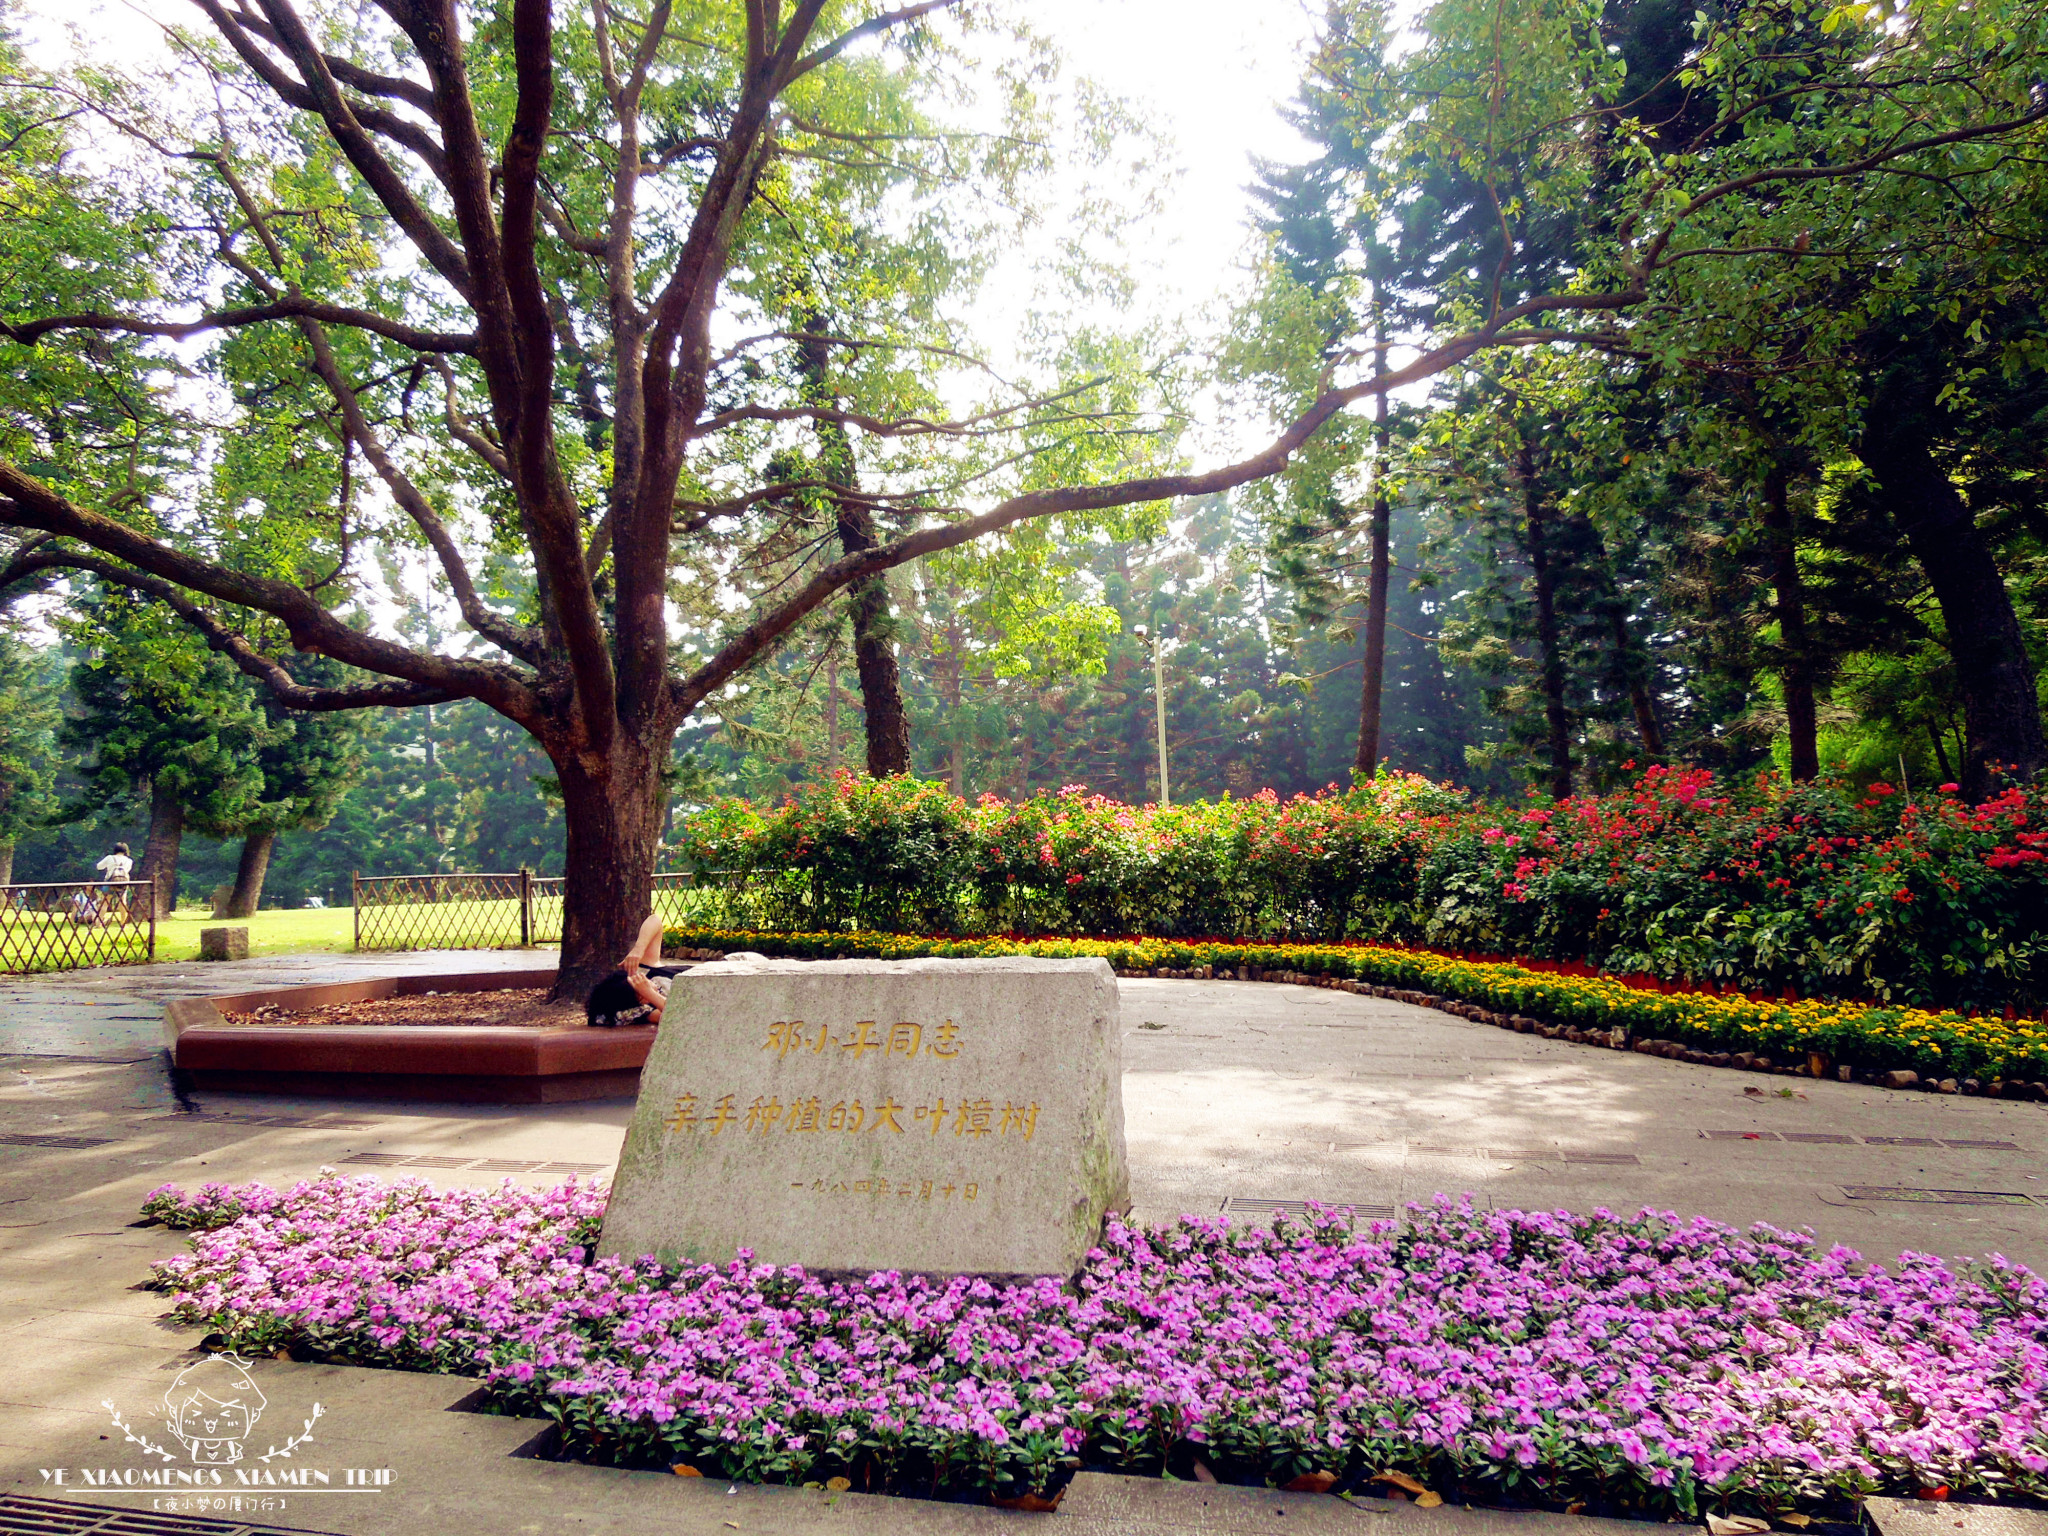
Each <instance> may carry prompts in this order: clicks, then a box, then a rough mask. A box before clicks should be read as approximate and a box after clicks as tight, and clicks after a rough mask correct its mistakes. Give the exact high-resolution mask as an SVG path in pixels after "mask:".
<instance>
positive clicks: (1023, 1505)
mask: <svg viewBox="0 0 2048 1536" xmlns="http://www.w3.org/2000/svg"><path fill="white" fill-rule="evenodd" d="M1066 1496H1067V1490H1066V1489H1064V1488H1062V1489H1061V1490H1060V1491H1059V1492H1058V1493H1056V1494H1054V1495H1053V1496H1052V1497H1051V1498H1049V1499H1048V1498H1046V1497H1045V1496H1044V1495H1043V1494H1037V1493H1020V1494H1019V1495H1017V1497H1016V1498H1014V1499H996V1500H994V1501H992V1502H993V1503H994V1504H995V1506H996V1508H997V1509H1018V1510H1022V1511H1023V1512H1024V1513H1025V1514H1027V1515H1049V1514H1052V1513H1053V1512H1054V1511H1055V1510H1057V1509H1058V1508H1059V1507H1060V1500H1061V1499H1063V1498H1065V1497H1066Z"/></svg>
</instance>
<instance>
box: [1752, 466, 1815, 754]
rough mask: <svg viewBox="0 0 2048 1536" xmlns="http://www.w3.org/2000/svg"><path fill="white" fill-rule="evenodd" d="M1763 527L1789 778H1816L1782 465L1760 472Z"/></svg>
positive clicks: (1809, 660) (1806, 656) (1802, 598)
mask: <svg viewBox="0 0 2048 1536" xmlns="http://www.w3.org/2000/svg"><path fill="white" fill-rule="evenodd" d="M1764 530H1765V533H1766V534H1767V536H1768V540H1769V545H1770V552H1771V588H1772V590H1773V592H1775V593H1776V608H1775V611H1776V613H1777V618H1778V641H1779V644H1780V645H1781V646H1782V647H1783V648H1784V652H1785V664H1784V667H1783V670H1782V673H1781V685H1782V687H1783V688H1784V690H1785V731H1786V735H1787V736H1788V737H1789V738H1790V741H1791V747H1792V778H1793V780H1794V781H1795V782H1797V783H1801V784H1809V783H1811V782H1813V780H1815V779H1817V778H1819V777H1820V720H1819V714H1818V712H1817V710H1816V707H1815V704H1814V686H1813V651H1812V648H1811V645H1810V642H1809V640H1808V637H1807V632H1806V592H1805V589H1804V588H1803V587H1802V586H1801V584H1800V580H1799V546H1798V541H1797V539H1796V537H1795V532H1796V531H1795V530H1794V528H1793V526H1792V500H1791V496H1790V493H1789V477H1788V476H1787V475H1786V473H1785V468H1784V466H1783V465H1782V464H1773V465H1772V466H1771V469H1770V473H1769V474H1767V475H1765V476H1764Z"/></svg>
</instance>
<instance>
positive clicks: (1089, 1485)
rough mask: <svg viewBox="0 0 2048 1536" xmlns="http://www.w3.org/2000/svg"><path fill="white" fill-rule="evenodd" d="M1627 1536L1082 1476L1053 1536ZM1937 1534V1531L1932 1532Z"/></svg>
mask: <svg viewBox="0 0 2048 1536" xmlns="http://www.w3.org/2000/svg"><path fill="white" fill-rule="evenodd" d="M1070 1529H1071V1530H1073V1531H1074V1532H1076V1533H1101V1536H1111V1533H1116V1536H1153V1533H1159V1536H1166V1533H1169V1532H1187V1533H1190V1536H1253V1533H1257V1532H1267V1531H1273V1532H1281V1531H1284V1532H1288V1533H1290V1536H1359V1533H1361V1532H1371V1533H1373V1536H1624V1533H1631V1532H1633V1533H1636V1536H1640V1533H1641V1531H1642V1527H1641V1526H1640V1525H1638V1524H1632V1523H1630V1522H1628V1521H1624V1520H1593V1519H1587V1518H1585V1517H1582V1516H1573V1515H1552V1514H1544V1513H1541V1512H1538V1511H1518V1510H1500V1509H1469V1508H1463V1507H1460V1506H1457V1505H1450V1504H1446V1505H1442V1506H1440V1507H1438V1508H1436V1509H1418V1508H1416V1506H1415V1505H1413V1504H1405V1503H1397V1502H1394V1501H1392V1500H1387V1499H1366V1498H1356V1499H1342V1498H1337V1497H1335V1496H1334V1495H1331V1494H1327V1493H1285V1492H1281V1491H1279V1490H1275V1489H1259V1488H1229V1487H1220V1486H1218V1485H1216V1484H1213V1483H1187V1482H1166V1481H1164V1480H1162V1479H1159V1478H1148V1477H1116V1476H1112V1475H1110V1474H1107V1473H1102V1472H1081V1473H1077V1474H1076V1475H1075V1478H1074V1481H1073V1482H1072V1483H1071V1484H1070V1485H1069V1486H1068V1488H1067V1493H1066V1497H1065V1498H1063V1499H1062V1500H1061V1501H1060V1507H1059V1514H1058V1516H1057V1517H1056V1518H1055V1519H1054V1520H1053V1522H1052V1524H1051V1527H1050V1529H1049V1531H1048V1536H1067V1532H1068V1531H1069V1530H1070ZM1930 1536H1932V1533H1930Z"/></svg>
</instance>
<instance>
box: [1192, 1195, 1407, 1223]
mask: <svg viewBox="0 0 2048 1536" xmlns="http://www.w3.org/2000/svg"><path fill="white" fill-rule="evenodd" d="M1316 1203H1318V1204H1322V1205H1327V1206H1330V1207H1332V1208H1346V1207H1344V1206H1343V1202H1341V1201H1336V1200H1325V1201H1319V1202H1316ZM1309 1204H1310V1202H1309V1201H1306V1200H1267V1199H1263V1198H1260V1197H1258V1196H1255V1195H1226V1196H1224V1198H1223V1213H1224V1215H1226V1216H1271V1215H1275V1214H1277V1213H1279V1212H1282V1211H1284V1212H1286V1213H1287V1214H1288V1215H1289V1216H1299V1217H1301V1218H1302V1219H1303V1220H1306V1219H1307V1218H1308V1208H1309ZM1348 1209H1349V1210H1350V1211H1351V1213H1352V1214H1353V1215H1355V1216H1356V1217H1358V1218H1359V1220H1361V1221H1392V1220H1393V1219H1394V1208H1393V1207H1392V1206H1391V1205H1351V1206H1349V1207H1348Z"/></svg>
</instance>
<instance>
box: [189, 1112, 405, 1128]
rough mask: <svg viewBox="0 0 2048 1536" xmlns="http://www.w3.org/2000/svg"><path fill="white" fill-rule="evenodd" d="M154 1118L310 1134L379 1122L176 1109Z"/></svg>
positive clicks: (195, 1123)
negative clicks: (288, 1128) (291, 1128)
mask: <svg viewBox="0 0 2048 1536" xmlns="http://www.w3.org/2000/svg"><path fill="white" fill-rule="evenodd" d="M153 1118H155V1119H158V1120H182V1121H184V1122H186V1123H187V1124H188V1125H290V1126H297V1127H298V1128H300V1129H302V1130H308V1131H361V1130H367V1129H368V1128H369V1127H371V1126H373V1125H375V1124H376V1123H377V1122H376V1121H375V1120H336V1119H331V1118H329V1117H328V1116H326V1115H244V1114H236V1113H233V1112H231V1111H228V1110H201V1111H200V1112H199V1113H197V1114H193V1113H191V1112H189V1111H185V1110H174V1111H172V1112H171V1113H170V1114H167V1115H157V1116H154V1117H153Z"/></svg>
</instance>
